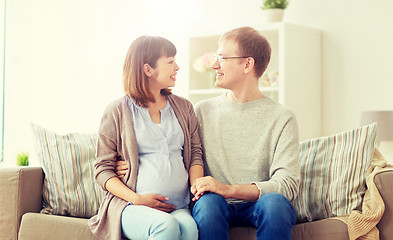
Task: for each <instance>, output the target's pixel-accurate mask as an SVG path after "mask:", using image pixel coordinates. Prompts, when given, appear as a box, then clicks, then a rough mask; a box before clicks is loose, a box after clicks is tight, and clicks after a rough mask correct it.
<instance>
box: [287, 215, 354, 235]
mask: <svg viewBox="0 0 393 240" xmlns="http://www.w3.org/2000/svg"><path fill="white" fill-rule="evenodd" d="M332 239H333V240H348V239H349V235H348V229H347V224H345V223H344V222H343V221H340V220H338V219H335V218H327V219H323V220H319V221H314V222H307V223H301V224H297V225H295V226H294V227H293V229H292V240H332Z"/></svg>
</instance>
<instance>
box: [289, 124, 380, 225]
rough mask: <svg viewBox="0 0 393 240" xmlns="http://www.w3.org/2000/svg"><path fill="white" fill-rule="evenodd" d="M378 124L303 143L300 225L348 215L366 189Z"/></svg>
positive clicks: (356, 206)
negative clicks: (366, 175) (366, 174)
mask: <svg viewBox="0 0 393 240" xmlns="http://www.w3.org/2000/svg"><path fill="white" fill-rule="evenodd" d="M375 137H376V123H374V124H370V125H367V126H364V127H360V128H357V129H354V130H351V131H346V132H343V133H340V134H336V135H333V136H328V137H321V138H315V139H311V140H308V141H305V142H302V143H300V167H301V180H300V185H299V195H298V197H297V199H296V200H295V201H294V203H293V205H294V207H295V209H296V211H297V220H298V222H305V221H313V220H317V219H324V218H328V217H334V216H341V215H345V214H349V213H350V212H351V211H352V210H354V209H359V208H360V207H361V204H362V199H363V195H364V193H365V190H366V182H365V173H366V170H367V168H368V167H369V166H370V164H371V161H372V157H373V153H374V143H375Z"/></svg>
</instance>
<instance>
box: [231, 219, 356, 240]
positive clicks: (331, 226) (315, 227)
mask: <svg viewBox="0 0 393 240" xmlns="http://www.w3.org/2000/svg"><path fill="white" fill-rule="evenodd" d="M255 231H256V228H250V227H237V228H230V229H229V236H230V239H231V240H244V239H247V240H256V237H255ZM332 239H334V240H348V239H349V236H348V230H347V225H346V224H345V223H344V222H343V221H340V220H338V219H334V218H328V219H323V220H319V221H314V222H307V223H302V224H297V225H295V226H294V227H293V229H292V240H332Z"/></svg>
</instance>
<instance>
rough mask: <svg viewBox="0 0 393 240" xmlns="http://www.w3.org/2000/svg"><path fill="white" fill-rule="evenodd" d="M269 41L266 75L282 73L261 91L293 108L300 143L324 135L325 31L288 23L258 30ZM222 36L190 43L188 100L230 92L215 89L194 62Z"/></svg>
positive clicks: (195, 101) (191, 39)
mask: <svg viewBox="0 0 393 240" xmlns="http://www.w3.org/2000/svg"><path fill="white" fill-rule="evenodd" d="M256 29H257V30H258V31H259V32H260V33H261V34H262V35H263V36H265V37H266V38H267V40H268V41H269V43H270V45H271V48H272V56H271V60H270V63H269V66H268V68H267V70H266V72H265V73H267V74H268V75H271V74H273V73H275V72H278V84H276V85H275V86H269V87H266V86H262V85H261V84H260V85H261V91H262V92H263V93H264V94H265V95H267V96H270V97H271V98H273V99H274V100H276V101H278V102H279V103H281V104H283V105H284V106H287V107H288V108H289V109H291V110H292V111H293V112H294V113H295V115H296V117H297V120H298V123H299V131H300V140H301V141H303V140H307V139H310V138H314V137H319V136H320V133H321V37H322V36H321V35H322V34H321V31H319V30H316V29H312V28H308V27H304V26H298V25H294V24H288V23H271V24H265V25H263V26H261V27H259V28H256ZM219 37H220V35H219V34H217V35H200V36H194V37H191V38H190V40H189V83H188V98H189V99H190V101H191V102H192V103H194V104H195V103H197V102H198V101H200V100H203V99H207V98H211V97H214V96H218V95H220V94H222V93H223V92H225V91H226V90H224V89H220V88H216V87H211V81H212V80H211V75H210V73H209V72H203V73H200V72H197V71H195V70H194V68H193V63H194V61H195V60H196V59H197V58H198V57H200V56H202V55H203V54H205V53H208V52H216V50H217V48H218V39H219Z"/></svg>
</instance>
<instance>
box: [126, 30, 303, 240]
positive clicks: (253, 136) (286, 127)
mask: <svg viewBox="0 0 393 240" xmlns="http://www.w3.org/2000/svg"><path fill="white" fill-rule="evenodd" d="M270 55H271V48H270V45H269V43H268V41H267V40H266V39H265V38H264V37H263V36H261V35H260V34H259V33H258V32H257V31H256V30H254V29H253V28H250V27H241V28H237V29H234V30H231V31H229V32H227V33H225V34H224V35H223V36H222V37H221V39H220V41H219V48H218V50H217V54H216V60H215V62H214V63H213V65H212V68H213V69H214V70H216V83H215V84H216V86H218V87H221V88H225V89H228V90H230V91H228V92H227V93H225V94H223V95H221V96H219V97H215V98H212V99H208V100H204V101H202V102H200V103H198V104H197V105H196V106H195V112H196V115H197V118H198V121H199V134H200V137H201V141H202V146H203V148H204V156H203V157H204V161H205V177H202V178H199V179H197V181H196V184H195V185H193V186H192V188H191V191H192V193H193V194H194V199H193V200H194V201H196V202H195V205H194V207H193V212H192V213H193V217H194V219H195V221H196V223H197V225H198V229H199V238H200V239H201V240H205V239H215V240H218V239H229V236H228V228H230V227H239V226H252V227H256V228H257V231H256V235H257V239H280V240H281V239H291V229H292V227H293V225H294V224H295V223H296V214H295V210H294V208H293V206H292V205H291V203H290V202H291V201H292V200H294V199H295V198H296V196H297V191H298V184H299V177H300V170H299V162H298V160H299V152H298V151H299V150H298V146H299V140H298V127H297V122H296V118H295V116H294V114H293V113H292V112H291V111H290V110H289V109H287V108H285V107H284V106H282V105H280V104H278V103H276V102H275V101H273V100H272V99H270V98H269V97H267V96H264V95H263V94H262V93H261V91H260V90H259V88H258V79H259V78H260V77H261V76H262V74H263V73H264V71H265V70H266V68H267V65H268V63H269V61H270ZM120 169H121V168H120V167H119V170H120Z"/></svg>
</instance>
